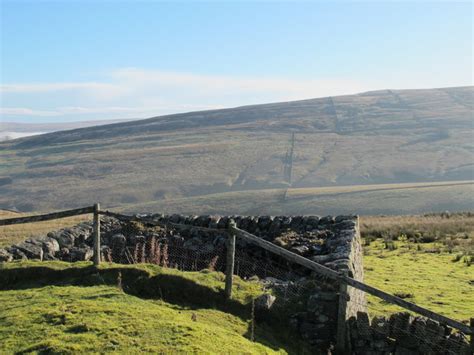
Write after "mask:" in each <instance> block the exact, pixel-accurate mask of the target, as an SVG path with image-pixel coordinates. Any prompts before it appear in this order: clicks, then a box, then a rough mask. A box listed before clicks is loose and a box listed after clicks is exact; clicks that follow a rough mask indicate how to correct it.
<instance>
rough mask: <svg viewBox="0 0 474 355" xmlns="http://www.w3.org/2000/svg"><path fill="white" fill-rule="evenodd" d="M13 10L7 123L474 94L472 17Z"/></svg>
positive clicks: (115, 7) (258, 8)
mask: <svg viewBox="0 0 474 355" xmlns="http://www.w3.org/2000/svg"><path fill="white" fill-rule="evenodd" d="M0 2H1V45H2V48H1V110H2V111H1V120H3V121H18V122H52V121H79V120H94V119H97V120H102V119H118V118H144V117H151V116H156V115H162V114H167V113H175V112H185V111H192V110H201V109H208V108H221V107H231V106H238V105H245V104H256V103H265V102H275V101H287V100H297V99H306V98H313V97H322V96H332V95H341V94H351V93H357V92H361V91H368V90H376V89H386V88H390V89H403V88H429V87H444V86H461V85H472V81H473V75H472V59H473V58H472V15H473V12H472V11H473V9H472V3H470V2H465V3H459V2H427V1H411V2H395V1H391V2H369V3H361V2H342V1H335V2H323V1H313V2H298V1H287V2H251V1H246V2H216V1H215V2H209V3H205V2H191V1H188V2H185V1H182V2H174V3H165V2H152V1H129V2H117V1H115V2H111V1H67V0H63V1H56V2H46V1H32V2H28V1H22V0H17V1H7V0H3V1H2V0H0Z"/></svg>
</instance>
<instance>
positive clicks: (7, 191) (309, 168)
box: [0, 87, 474, 213]
mask: <svg viewBox="0 0 474 355" xmlns="http://www.w3.org/2000/svg"><path fill="white" fill-rule="evenodd" d="M473 95H474V88H473V87H459V88H443V89H427V90H382V91H374V92H367V93H362V94H358V95H350V96H338V97H328V98H319V99H312V100H304V101H295V102H284V103H274V104H265V105H255V106H244V107H238V108H232V109H225V110H213V111H200V112H191V113H184V114H176V115H168V116H162V117H155V118H150V119H147V120H140V121H132V122H125V123H116V124H112V125H104V126H95V127H88V128H82V129H74V130H69V131H61V132H54V133H48V134H44V135H39V136H34V137H28V138H21V139H17V140H14V141H9V142H3V143H0V208H18V209H19V210H23V211H28V210H38V209H52V208H65V207H72V206H79V205H84V204H90V203H91V202H92V201H96V200H98V201H100V202H102V204H104V205H105V206H109V207H114V206H124V208H127V206H129V207H130V208H132V207H133V209H134V210H137V209H138V210H139V209H141V208H160V209H161V210H166V211H180V212H194V213H197V212H206V211H207V212H210V213H211V212H212V213H215V212H220V210H221V209H223V208H225V209H226V213H229V212H230V213H232V212H233V213H248V212H251V211H252V210H254V208H255V206H253V207H251V206H249V204H250V205H251V204H252V203H253V202H255V204H258V203H259V202H260V201H263V200H265V201H266V204H265V206H263V207H264V208H265V209H266V210H268V211H269V212H270V213H274V212H275V213H278V212H281V211H284V212H286V213H292V212H294V210H298V213H301V212H303V213H314V211H315V210H317V211H318V213H319V211H321V210H324V207H325V206H326V207H327V209H331V213H343V212H347V211H349V210H350V211H353V210H355V212H359V213H364V209H365V204H362V205H358V204H350V203H347V202H348V201H349V200H350V199H351V201H354V200H353V197H357V196H360V194H361V193H369V195H366V196H371V197H370V201H374V200H373V199H374V198H375V199H377V198H381V199H380V200H379V201H377V204H378V206H379V207H377V206H372V207H371V213H373V212H374V210H373V209H374V208H375V212H376V211H377V208H380V211H389V212H390V213H403V212H404V211H407V210H409V209H410V213H411V212H412V210H413V209H414V206H415V205H416V206H417V207H416V209H415V211H414V212H417V211H424V210H439V209H440V208H443V209H446V208H450V209H460V208H462V209H465V208H466V206H467V207H469V206H472V202H473V201H474V198H473V197H474V196H473V195H474V193H473V185H472V184H469V183H467V184H464V185H459V186H457V187H456V188H455V191H456V193H454V194H449V193H446V191H447V190H446V189H447V188H448V187H446V186H445V185H442V186H441V187H439V189H442V190H439V189H438V190H436V192H433V191H432V190H431V192H425V194H424V195H423V191H428V190H429V189H425V190H419V191H421V192H420V193H421V195H419V196H418V197H417V200H416V201H415V200H413V199H411V197H410V195H411V194H413V190H408V191H405V190H399V189H398V190H396V191H397V196H398V197H393V198H395V199H396V200H397V203H396V204H395V205H396V206H397V207H396V208H394V207H393V206H394V205H393V204H392V202H391V201H393V200H391V199H389V198H386V196H387V193H386V192H384V193H383V194H380V193H379V192H374V191H370V192H357V194H359V195H357V194H356V195H353V194H349V195H345V197H344V198H342V197H338V199H337V201H338V202H337V203H335V202H334V201H335V200H332V199H331V197H330V196H327V195H325V201H326V202H325V205H318V201H319V197H318V198H316V200H315V197H314V194H309V195H308V198H309V200H308V199H305V196H303V197H301V196H299V197H298V198H299V200H298V201H302V202H301V203H300V202H298V203H297V204H295V203H296V202H295V200H294V195H293V197H292V195H291V194H288V193H286V192H285V191H286V188H287V187H289V186H291V187H292V188H317V187H331V186H347V185H369V184H372V185H373V184H401V183H405V184H412V183H421V182H427V183H431V182H444V181H448V182H449V181H460V180H463V181H469V180H474V178H473V167H474V155H473V151H474V142H473V139H472V137H473V133H474V132H473V124H474V120H473V104H474V100H473ZM292 133H295V137H294V142H293V144H294V147H293V148H292V147H291V145H292V143H291V140H292V138H291V136H292ZM236 191H247V192H245V193H244V192H242V194H234V192H236ZM265 191H266V192H265ZM269 191H272V193H271V194H270V195H269ZM297 191H303V190H297ZM244 195H245V196H247V201H246V203H245V204H243V203H234V202H237V200H238V199H239V198H240V197H242V196H244ZM269 196H270V197H269ZM341 196H342V195H341ZM433 197H436V198H437V199H436V200H433ZM292 198H293V200H292ZM420 198H421V200H423V201H425V204H421V205H420V201H421V200H420ZM223 199H225V206H223V205H222V203H221V202H222V200H223ZM183 201H185V202H183ZM218 201H221V202H219V203H218ZM289 201H292V202H291V203H289ZM303 201H304V203H303ZM364 201H365V200H364ZM332 202H334V203H332ZM348 205H350V206H351V207H350V209H349V207H348ZM328 213H329V212H328Z"/></svg>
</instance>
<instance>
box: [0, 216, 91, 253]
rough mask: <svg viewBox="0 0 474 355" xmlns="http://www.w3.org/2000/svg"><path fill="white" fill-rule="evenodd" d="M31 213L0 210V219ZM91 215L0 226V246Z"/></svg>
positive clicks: (84, 219)
mask: <svg viewBox="0 0 474 355" xmlns="http://www.w3.org/2000/svg"><path fill="white" fill-rule="evenodd" d="M31 215H33V214H26V213H17V212H12V211H5V210H0V219H6V218H15V217H22V216H31ZM91 219H92V215H82V216H74V217H67V218H61V219H55V220H52V221H45V222H35V223H25V224H14V225H10V226H0V248H1V247H5V246H9V245H12V244H15V243H18V242H21V241H23V240H25V239H27V238H30V237H32V236H34V235H38V234H46V233H48V232H50V231H53V230H58V229H61V228H65V227H71V226H74V225H76V224H78V223H79V222H82V221H87V220H91Z"/></svg>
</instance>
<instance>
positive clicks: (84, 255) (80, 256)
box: [69, 245, 94, 261]
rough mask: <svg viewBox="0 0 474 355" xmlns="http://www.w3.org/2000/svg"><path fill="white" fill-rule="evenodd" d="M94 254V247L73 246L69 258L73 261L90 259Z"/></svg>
mask: <svg viewBox="0 0 474 355" xmlns="http://www.w3.org/2000/svg"><path fill="white" fill-rule="evenodd" d="M93 255H94V252H93V251H92V249H91V248H90V247H89V246H87V245H83V246H81V247H73V248H71V250H70V253H69V258H70V260H71V261H89V260H91V259H92V256H93Z"/></svg>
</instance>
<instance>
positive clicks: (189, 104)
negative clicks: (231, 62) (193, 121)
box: [0, 68, 435, 123]
mask: <svg viewBox="0 0 474 355" xmlns="http://www.w3.org/2000/svg"><path fill="white" fill-rule="evenodd" d="M425 82H428V83H429V81H425ZM431 84H433V85H434V84H435V83H431ZM400 85H401V83H396V82H395V81H393V80H392V81H391V82H387V83H386V85H382V84H380V83H379V84H378V83H375V82H368V81H357V80H351V79H344V78H322V79H311V78H305V79H296V78H280V77H240V76H225V75H202V74H193V73H180V72H167V71H159V70H145V69H138V68H122V69H117V70H114V71H111V72H109V73H106V75H105V78H104V79H103V80H100V81H89V82H57V83H54V82H48V83H46V82H43V83H41V82H37V83H18V84H15V83H12V84H3V85H1V86H0V92H1V95H2V107H1V108H0V110H1V111H0V114H1V117H2V120H3V121H17V122H32V123H34V122H49V121H51V122H58V121H65V122H66V121H81V120H103V119H118V118H124V119H126V118H146V117H151V116H158V115H164V114H170V113H178V112H187V111H197V110H206V109H218V108H225V107H234V106H240V105H251V104H259V103H268V102H278V101H291V100H300V99H308V98H316V97H324V96H336V95H344V94H354V93H358V92H363V91H369V90H377V89H385V88H392V89H409V88H418V86H415V85H413V84H411V85H410V84H409V83H406V84H405V85H403V86H400ZM426 87H427V86H426Z"/></svg>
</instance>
